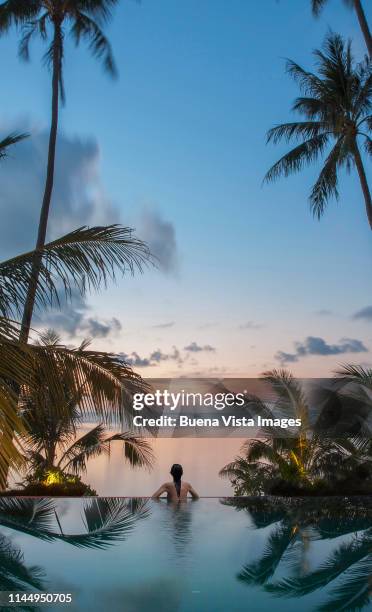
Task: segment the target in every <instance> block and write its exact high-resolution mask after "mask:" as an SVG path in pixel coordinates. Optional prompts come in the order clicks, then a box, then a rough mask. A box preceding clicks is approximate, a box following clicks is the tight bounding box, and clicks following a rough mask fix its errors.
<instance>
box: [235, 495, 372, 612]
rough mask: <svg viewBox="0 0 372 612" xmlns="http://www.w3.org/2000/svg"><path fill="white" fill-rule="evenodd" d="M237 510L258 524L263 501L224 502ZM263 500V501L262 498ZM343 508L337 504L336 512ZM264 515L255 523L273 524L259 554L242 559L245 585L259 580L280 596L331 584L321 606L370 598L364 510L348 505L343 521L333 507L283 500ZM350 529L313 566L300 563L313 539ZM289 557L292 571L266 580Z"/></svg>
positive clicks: (370, 555) (371, 531) (369, 542)
mask: <svg viewBox="0 0 372 612" xmlns="http://www.w3.org/2000/svg"><path fill="white" fill-rule="evenodd" d="M227 503H228V504H229V505H234V506H235V507H236V508H237V509H239V510H242V509H243V510H246V511H247V512H248V513H249V514H250V516H251V519H252V520H253V523H255V524H256V520H255V518H256V516H259V515H260V506H261V505H262V504H261V502H257V507H256V506H255V502H245V503H244V502H242V501H238V502H235V501H232V500H229V501H228V502H227ZM263 503H264V504H265V505H267V502H263ZM341 511H343V509H341V508H340V512H341ZM265 517H266V520H264V521H263V522H262V520H261V519H259V520H260V523H259V524H258V525H257V524H256V527H257V528H258V529H261V528H264V527H267V526H268V525H270V524H275V527H274V530H273V531H272V532H271V534H270V535H269V537H268V539H267V543H266V547H265V549H264V552H263V555H262V556H261V558H259V559H258V560H257V561H254V562H253V563H249V564H247V565H245V566H244V567H243V568H242V570H241V571H240V573H239V574H238V576H237V578H238V580H240V581H242V582H244V583H246V584H249V585H252V584H254V585H261V586H263V588H264V589H265V590H266V591H267V592H269V593H272V594H273V595H276V596H279V597H297V598H299V597H303V596H305V595H308V594H310V593H312V592H314V591H317V590H318V589H321V588H324V587H326V586H328V585H330V584H332V585H333V588H332V589H331V590H330V591H329V593H328V600H327V601H325V603H324V604H322V605H320V607H319V608H318V609H319V610H322V611H324V612H328V611H336V610H361V609H363V608H364V607H365V606H367V605H368V604H369V603H370V594H371V576H372V528H371V527H370V525H371V518H370V514H369V513H368V511H366V512H364V511H363V510H361V512H358V510H357V509H355V510H354V511H353V509H352V508H348V509H347V510H346V512H345V516H344V517H343V520H342V522H339V521H338V519H337V516H335V513H334V508H328V509H324V510H321V511H320V510H319V506H318V508H316V509H315V507H314V510H313V511H312V512H308V509H307V510H305V509H301V508H295V509H288V508H287V509H286V508H285V507H284V504H283V505H279V508H278V507H275V506H274V508H273V510H272V513H271V519H270V511H266V515H265ZM347 534H349V535H350V534H352V535H351V539H350V540H348V541H344V542H343V543H341V544H339V545H338V546H337V548H335V549H334V550H333V551H332V552H331V553H330V554H329V556H328V558H326V559H325V560H324V561H323V562H321V563H320V565H319V567H318V568H317V569H314V570H312V571H309V570H308V569H307V567H306V565H305V566H304V554H305V555H306V551H307V549H308V547H309V543H310V542H312V541H318V540H324V539H333V538H336V537H339V536H341V535H347ZM287 561H289V564H290V567H291V569H292V570H293V575H292V576H289V577H286V578H283V579H281V580H280V581H279V582H274V583H273V582H269V580H270V579H271V578H272V576H273V575H274V573H275V571H276V570H277V569H278V567H279V566H280V568H282V567H283V566H284V565H285V562H287Z"/></svg>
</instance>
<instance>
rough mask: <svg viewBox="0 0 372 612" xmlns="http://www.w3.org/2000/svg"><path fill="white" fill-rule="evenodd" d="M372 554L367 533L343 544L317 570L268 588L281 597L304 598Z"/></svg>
mask: <svg viewBox="0 0 372 612" xmlns="http://www.w3.org/2000/svg"><path fill="white" fill-rule="evenodd" d="M370 552H371V537H370V535H368V532H366V533H365V535H364V536H361V537H356V538H353V540H352V541H351V542H347V543H344V544H341V545H340V546H339V547H338V548H337V549H336V550H335V551H334V552H333V553H332V554H331V555H330V556H329V558H328V559H327V560H326V561H325V562H323V563H322V565H321V566H320V567H319V568H318V569H317V570H314V571H313V572H310V573H308V574H306V576H302V577H301V578H298V577H295V578H288V579H284V580H282V581H281V582H278V583H277V584H272V585H267V587H266V588H267V590H268V591H269V592H270V593H273V594H275V595H278V596H280V597H302V596H303V595H307V594H308V593H312V592H313V591H315V590H317V589H319V588H323V587H325V586H326V585H327V584H329V583H330V582H332V581H333V580H335V579H336V578H338V576H340V575H341V574H342V573H343V572H346V570H348V569H349V568H351V567H352V566H353V565H354V564H356V563H358V562H360V561H362V560H363V559H365V558H366V557H368V556H369V555H370Z"/></svg>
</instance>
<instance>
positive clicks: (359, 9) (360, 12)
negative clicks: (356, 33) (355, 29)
mask: <svg viewBox="0 0 372 612" xmlns="http://www.w3.org/2000/svg"><path fill="white" fill-rule="evenodd" d="M354 8H355V11H356V14H357V17H358V21H359V25H360V29H361V30H362V32H363V36H364V40H365V41H366V45H367V49H368V54H369V57H370V58H371V59H372V36H371V32H370V29H369V26H368V21H367V18H366V14H365V12H364V9H363V6H362V2H361V0H354Z"/></svg>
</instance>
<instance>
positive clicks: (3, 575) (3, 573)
mask: <svg viewBox="0 0 372 612" xmlns="http://www.w3.org/2000/svg"><path fill="white" fill-rule="evenodd" d="M43 578H44V572H43V570H42V569H41V568H40V567H38V566H36V565H34V566H27V565H26V564H25V562H24V555H23V553H22V552H21V551H20V550H19V549H18V548H16V547H15V546H14V543H13V542H12V541H11V540H10V539H9V538H7V537H6V536H4V535H3V534H0V590H2V591H29V590H31V589H32V590H33V589H36V590H45V585H44V581H43ZM2 609H3V610H10V609H11V608H10V607H9V608H7V607H6V606H2ZM20 609H21V610H30V611H31V610H32V609H35V608H32V606H27V605H25V606H20Z"/></svg>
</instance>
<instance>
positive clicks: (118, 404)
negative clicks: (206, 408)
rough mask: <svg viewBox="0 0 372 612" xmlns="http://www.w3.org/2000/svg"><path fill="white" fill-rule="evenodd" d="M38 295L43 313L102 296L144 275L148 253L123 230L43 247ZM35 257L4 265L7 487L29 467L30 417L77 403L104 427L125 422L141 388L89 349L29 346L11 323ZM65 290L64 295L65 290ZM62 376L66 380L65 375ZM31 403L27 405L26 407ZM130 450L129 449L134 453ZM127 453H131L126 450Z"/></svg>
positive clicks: (1, 402)
mask: <svg viewBox="0 0 372 612" xmlns="http://www.w3.org/2000/svg"><path fill="white" fill-rule="evenodd" d="M40 254H41V265H40V275H39V282H38V285H37V292H36V296H35V298H36V303H37V305H38V306H39V307H45V306H47V305H48V304H49V305H50V304H56V303H60V302H61V301H63V300H65V299H68V298H69V296H70V295H71V292H72V290H73V289H75V290H78V291H80V292H81V293H82V294H85V292H86V291H87V290H88V289H98V288H99V287H101V286H102V285H105V284H106V283H107V282H108V280H109V279H115V277H116V273H117V272H118V271H119V272H121V273H125V272H129V273H134V272H135V270H138V269H139V270H142V267H143V265H145V264H146V263H147V262H148V261H149V259H150V254H149V252H148V248H147V246H146V245H145V244H144V243H143V242H141V241H140V240H138V239H137V238H135V237H134V236H132V233H131V230H129V229H128V228H123V227H121V226H108V227H93V228H80V229H78V230H75V231H73V232H71V233H69V234H67V235H66V236H63V237H62V238H60V239H57V240H55V241H53V242H51V243H49V244H47V245H45V246H44V249H43V250H42V251H41V252H40ZM33 261H34V252H29V253H25V254H23V255H19V256H17V257H14V258H12V259H9V260H7V261H4V262H1V263H0V378H1V381H2V384H1V386H0V408H1V411H0V419H1V422H0V430H1V432H2V439H1V446H0V476H1V480H2V485H3V487H4V486H5V482H6V480H7V477H8V469H9V466H10V465H13V466H15V467H18V468H20V467H21V465H22V464H23V463H24V453H23V452H22V442H21V440H22V439H25V436H27V435H28V436H29V435H30V429H29V427H28V428H27V423H26V420H25V415H26V414H28V415H30V414H31V413H30V405H31V404H32V402H33V401H34V402H35V404H36V407H35V410H39V411H40V413H39V415H40V416H41V410H42V408H45V407H46V406H47V405H48V402H51V403H50V404H49V406H53V409H54V410H55V411H56V416H57V415H59V416H61V415H63V411H64V410H65V409H66V398H67V397H70V398H78V401H79V406H80V409H82V410H86V411H87V412H88V411H89V410H90V411H93V410H94V411H95V414H96V415H98V416H99V418H101V419H102V420H103V421H105V420H106V422H108V420H109V418H110V417H111V418H112V415H114V414H116V415H122V414H123V410H124V408H125V406H127V405H128V402H125V400H126V398H127V397H128V396H129V395H130V393H131V392H133V390H135V389H142V388H143V386H144V383H143V381H142V379H141V378H140V377H139V376H138V375H136V374H135V373H134V372H133V371H132V369H131V368H130V367H128V366H126V365H125V364H124V363H122V362H120V361H119V360H118V359H117V358H116V357H115V356H113V355H109V354H107V353H99V352H95V351H89V350H88V346H87V345H83V346H82V347H80V348H79V349H71V348H67V347H64V346H61V345H59V344H57V343H53V342H50V343H45V342H44V343H43V342H39V343H33V344H26V343H25V342H23V341H22V340H21V339H20V338H19V326H18V325H17V324H16V323H15V322H14V318H16V317H17V315H18V314H19V313H20V312H21V310H22V306H23V303H24V300H25V296H26V295H27V291H28V283H29V278H30V275H31V274H32V269H33ZM61 286H62V287H63V293H62V295H61V291H60V287H61ZM62 374H63V375H62ZM27 402H28V403H27ZM129 446H130V443H128V444H127V448H129ZM127 452H128V453H129V452H130V451H129V450H128V451H127Z"/></svg>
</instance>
